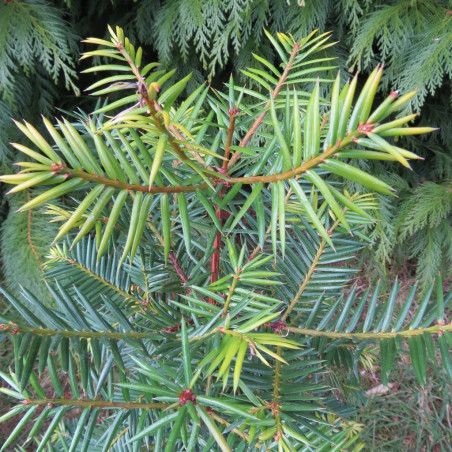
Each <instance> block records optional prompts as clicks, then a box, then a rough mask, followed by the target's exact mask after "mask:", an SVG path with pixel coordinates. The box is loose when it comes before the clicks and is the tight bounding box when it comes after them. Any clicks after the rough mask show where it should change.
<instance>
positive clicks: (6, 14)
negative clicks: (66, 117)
mask: <svg viewBox="0 0 452 452" xmlns="http://www.w3.org/2000/svg"><path fill="white" fill-rule="evenodd" d="M0 30H1V31H2V33H1V38H0V102H1V103H0V106H1V107H4V108H5V110H6V109H7V108H9V109H10V110H11V111H13V112H14V113H13V114H14V115H16V114H18V113H20V114H21V115H25V114H26V113H25V109H26V108H27V109H30V108H32V107H34V108H35V110H36V111H40V112H50V111H51V109H52V108H53V105H52V103H53V94H54V91H53V88H52V82H53V83H54V84H57V83H58V81H59V79H60V77H62V78H63V79H64V85H65V86H66V88H71V89H72V90H73V91H74V92H75V93H76V94H79V90H78V88H77V86H76V85H75V83H74V81H75V79H76V77H77V74H76V71H75V64H74V54H76V52H77V45H76V39H77V37H76V36H75V34H73V33H72V32H71V31H70V29H68V24H67V23H66V22H65V21H64V19H63V17H62V13H61V11H59V10H58V9H57V8H56V7H54V6H52V5H51V4H50V3H49V2H46V1H43V0H27V1H19V0H12V1H10V2H2V3H1V4H0ZM34 102H36V104H35V105H34ZM1 107H0V127H1V128H4V129H5V131H6V130H7V129H8V125H9V124H10V118H11V114H9V115H8V111H7V110H6V111H2V110H3V108H1ZM7 115H8V116H7ZM27 116H29V114H27ZM0 145H1V146H2V148H1V149H0V152H1V154H0V156H1V157H2V160H3V159H4V155H8V157H10V155H9V154H10V152H8V150H7V149H6V142H4V141H3V140H2V141H0Z"/></svg>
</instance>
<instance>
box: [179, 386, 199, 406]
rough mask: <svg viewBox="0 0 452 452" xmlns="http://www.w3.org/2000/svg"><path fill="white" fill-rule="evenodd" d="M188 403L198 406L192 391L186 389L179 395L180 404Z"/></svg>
mask: <svg viewBox="0 0 452 452" xmlns="http://www.w3.org/2000/svg"><path fill="white" fill-rule="evenodd" d="M188 401H190V402H191V403H193V405H196V396H195V394H193V392H192V390H191V389H186V390H185V391H182V392H181V393H180V394H179V403H180V404H181V405H185V404H186V403H187V402H188Z"/></svg>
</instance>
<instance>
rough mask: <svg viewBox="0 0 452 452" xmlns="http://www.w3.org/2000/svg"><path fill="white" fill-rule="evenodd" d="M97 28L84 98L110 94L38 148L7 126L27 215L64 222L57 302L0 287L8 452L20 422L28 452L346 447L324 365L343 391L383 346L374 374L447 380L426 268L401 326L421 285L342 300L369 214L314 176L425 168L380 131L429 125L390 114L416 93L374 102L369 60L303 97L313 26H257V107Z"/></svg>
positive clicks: (317, 44)
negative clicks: (375, 163) (375, 167)
mask: <svg viewBox="0 0 452 452" xmlns="http://www.w3.org/2000/svg"><path fill="white" fill-rule="evenodd" d="M110 35H111V40H110V41H106V40H100V39H97V38H90V39H88V40H87V42H88V43H90V44H95V45H99V46H100V49H98V50H94V51H91V52H87V53H85V54H84V57H86V58H88V57H97V56H101V57H105V58H107V59H110V58H113V63H112V64H110V63H108V64H95V66H93V67H92V68H90V69H88V71H89V72H99V73H101V74H102V75H103V74H104V73H105V72H108V75H107V77H104V78H100V79H99V80H98V81H97V82H96V83H94V84H93V85H92V86H91V87H90V90H92V91H93V90H94V93H93V94H94V95H100V96H102V95H104V94H108V93H110V92H113V91H114V92H118V91H120V92H121V96H120V97H119V99H118V100H117V101H115V102H113V103H105V104H103V105H102V106H99V107H98V108H97V109H96V111H95V112H94V113H93V114H92V115H90V116H89V117H82V118H81V119H80V120H79V121H77V122H74V123H71V122H69V121H68V120H67V119H58V120H57V123H56V124H55V125H54V124H52V122H51V121H49V120H48V119H46V118H43V122H44V126H45V128H46V129H47V131H48V133H49V135H50V137H51V140H50V139H49V140H47V139H45V138H44V137H43V135H41V134H40V133H39V132H38V130H37V129H36V128H35V127H34V126H32V125H31V124H30V123H28V122H25V123H20V122H18V123H16V125H17V127H18V128H19V130H20V131H21V132H22V133H23V135H24V140H25V138H26V139H27V140H28V141H27V144H28V146H26V145H24V144H21V143H15V144H14V147H15V149H17V150H18V151H19V152H21V153H23V154H25V155H26V156H28V157H29V160H28V161H23V162H20V163H19V166H21V167H22V168H24V169H23V170H22V171H20V172H19V173H18V174H9V175H3V176H1V178H0V180H2V181H3V182H5V183H8V184H12V185H13V188H12V190H10V193H16V192H20V191H23V190H28V189H30V190H32V191H33V194H34V196H33V197H32V198H31V199H30V200H28V201H27V203H26V204H24V205H22V207H21V209H20V210H22V211H29V210H30V209H34V208H36V207H39V206H41V205H47V206H48V210H49V214H51V215H52V216H53V219H54V221H56V222H58V223H60V222H61V223H62V224H61V226H60V227H59V231H58V234H57V236H56V238H55V242H59V243H56V244H55V246H54V247H53V248H52V249H51V250H50V255H49V259H50V260H49V262H48V264H47V266H46V273H45V275H46V276H45V277H46V285H47V289H48V291H49V294H50V296H51V297H52V299H53V301H54V303H55V306H56V308H55V309H49V308H48V307H47V306H46V305H45V303H43V302H42V300H40V299H39V298H38V297H36V295H35V294H33V293H31V292H30V291H28V290H26V289H22V293H21V295H20V296H18V297H16V296H14V295H12V294H11V293H9V292H7V291H6V290H4V289H0V290H1V292H2V294H3V295H4V296H5V297H6V298H7V299H8V301H9V302H10V303H11V305H12V306H14V308H15V309H16V311H17V314H16V316H15V317H13V318H5V319H2V322H3V323H2V329H3V330H4V333H5V334H7V335H8V337H9V338H10V339H11V341H12V343H13V347H14V366H12V367H11V371H10V372H9V373H8V374H7V373H6V372H0V377H1V378H2V379H3V380H4V381H5V383H6V384H7V385H8V387H7V388H0V391H1V392H2V393H4V394H6V395H7V396H9V397H11V398H12V399H16V400H17V401H18V404H17V405H16V406H14V407H12V409H11V411H10V412H9V413H7V414H5V415H4V416H2V418H1V420H3V421H5V420H8V419H10V418H11V417H13V416H15V415H18V416H19V417H20V419H21V420H20V422H18V424H17V426H16V427H15V428H14V429H13V431H12V432H11V433H10V435H9V436H8V438H6V439H5V442H4V444H3V447H2V450H5V449H6V448H7V447H10V446H11V445H12V444H14V442H15V441H16V440H17V438H18V436H19V434H20V433H21V431H22V430H23V428H24V427H25V426H26V425H27V424H30V423H33V426H32V429H31V432H30V433H29V434H28V439H27V440H26V441H25V445H27V444H28V443H30V442H33V443H34V444H35V445H36V450H37V451H38V452H39V451H41V450H44V448H45V447H47V446H50V445H51V447H52V448H53V449H54V450H70V451H75V450H83V451H86V450H90V451H91V450H93V451H95V450H102V451H106V450H118V451H119V450H121V451H124V450H130V451H132V450H140V448H146V449H152V448H153V449H154V450H163V448H164V450H165V451H168V452H170V451H172V450H192V451H193V450H203V451H208V450H218V451H219V450H221V451H223V452H227V451H232V450H254V449H257V450H260V451H265V450H278V451H293V450H299V451H300V450H306V451H308V450H325V451H329V450H334V449H336V450H354V451H359V450H361V449H362V448H363V447H365V445H364V444H362V443H361V442H360V441H359V426H357V425H356V424H354V423H353V421H352V420H350V415H351V414H352V413H351V412H350V410H349V408H348V407H347V406H344V405H343V404H342V403H340V401H339V400H338V399H337V398H336V396H335V389H336V385H334V384H332V383H331V380H330V379H329V378H328V375H331V376H332V377H334V376H335V375H337V372H343V371H344V369H345V370H347V371H349V372H350V376H351V378H354V379H356V380H358V379H359V361H360V357H361V356H365V355H366V354H367V353H368V351H367V349H368V347H369V346H370V345H372V344H379V347H380V367H381V378H382V381H383V383H386V382H387V381H388V378H390V371H391V368H392V366H393V364H394V361H395V359H396V358H398V357H399V355H400V354H402V353H405V352H408V353H409V356H410V358H411V361H412V366H413V369H414V372H415V375H416V378H417V380H418V383H419V384H420V385H421V386H422V385H424V384H425V381H426V379H427V369H428V368H429V367H433V368H434V369H435V370H436V371H445V372H447V373H448V375H449V376H451V377H452V370H451V369H452V365H451V361H450V356H449V349H448V344H450V341H451V339H452V337H451V330H452V325H451V324H446V323H445V322H446V317H445V308H446V306H447V305H448V303H449V302H450V300H451V299H452V294H449V295H447V296H445V295H444V293H443V292H444V290H443V285H442V281H441V278H440V277H438V278H437V282H436V286H435V287H433V286H432V287H430V288H429V290H428V291H427V292H426V293H425V294H424V295H423V297H422V298H420V299H419V304H418V305H417V307H416V308H414V309H413V311H414V313H413V314H414V315H413V316H412V317H410V318H409V316H408V313H409V312H410V311H411V310H412V309H411V308H412V306H413V302H414V300H415V296H416V287H413V288H412V290H411V291H410V292H409V294H408V295H407V296H406V297H404V300H403V302H402V303H401V307H400V309H396V299H397V297H398V296H399V285H398V283H397V282H395V283H394V284H393V287H392V289H391V291H390V293H389V294H387V295H381V293H380V288H379V286H376V287H369V288H368V290H366V292H365V293H363V294H360V295H358V294H357V293H356V288H351V290H350V291H349V294H348V295H347V296H346V297H343V296H342V295H340V294H341V292H342V289H343V288H344V286H345V285H346V283H347V281H348V280H349V278H350V275H351V274H352V273H353V270H351V269H349V268H348V267H347V266H345V265H344V263H345V262H346V261H348V260H349V259H350V258H351V257H353V255H354V253H356V251H357V250H359V248H360V247H361V246H362V242H361V240H363V239H364V240H365V239H366V237H365V236H363V235H362V234H361V233H360V231H359V229H360V228H361V227H362V225H363V224H368V223H369V222H370V221H371V220H372V217H371V213H372V211H373V210H374V209H375V202H374V198H373V196H372V195H369V194H360V193H353V194H350V193H349V192H347V191H346V190H344V188H343V185H342V184H339V183H337V182H333V181H331V179H330V177H329V176H330V175H331V174H335V175H336V176H340V178H341V180H348V181H353V182H356V183H359V184H360V185H363V186H365V187H367V188H368V189H371V190H373V191H377V192H380V193H383V194H386V195H391V194H392V189H391V187H390V186H389V185H388V184H386V183H385V182H383V181H382V180H381V179H379V178H377V177H375V176H373V175H372V174H370V173H369V172H365V171H362V170H359V169H358V168H356V167H354V166H352V165H350V164H349V163H347V162H348V161H350V160H353V159H356V160H362V159H366V158H371V159H377V160H385V161H396V162H399V163H400V164H402V165H403V166H409V160H415V159H417V158H418V156H417V155H416V154H414V153H412V152H410V151H407V150H406V149H403V148H401V147H399V146H396V145H395V144H394V143H393V141H392V140H393V137H398V136H404V135H413V134H415V135H416V134H422V133H427V132H431V131H432V130H433V129H432V128H429V127H411V126H407V124H408V123H409V122H410V121H411V120H412V119H413V117H412V115H407V116H402V117H399V118H397V119H394V118H393V117H391V115H392V116H394V113H396V112H397V111H399V110H400V109H402V108H403V107H404V105H405V103H406V102H407V101H408V100H409V99H410V98H411V97H412V96H413V95H414V93H413V92H412V93H408V94H405V95H401V96H396V95H395V94H394V93H392V94H390V95H389V96H388V97H387V98H386V100H384V101H383V102H381V103H379V102H374V98H375V94H376V91H377V87H378V84H379V82H380V79H381V77H382V75H383V68H382V67H381V66H377V67H376V68H375V69H374V70H373V71H372V73H371V75H370V76H369V77H368V79H367V80H366V81H365V83H364V84H363V87H362V88H357V82H358V77H357V76H356V77H355V78H354V79H353V80H352V81H350V82H347V83H345V84H343V83H341V80H340V77H339V76H337V77H336V79H335V81H334V83H333V86H332V89H331V95H330V96H329V98H328V99H321V97H320V92H321V89H320V85H321V84H324V83H328V81H323V80H322V79H320V78H317V77H314V80H316V82H315V83H314V86H313V88H312V89H311V90H309V91H306V88H305V86H306V85H309V84H311V77H312V73H314V74H315V75H316V76H320V75H322V73H323V71H324V66H325V64H328V60H327V61H325V58H319V52H321V51H322V50H325V49H327V48H328V47H329V46H331V44H332V43H331V41H330V39H329V36H328V34H319V33H316V32H313V33H311V34H309V35H308V36H306V37H304V38H302V39H301V40H299V41H295V40H294V39H293V38H292V37H290V36H288V35H285V34H281V33H279V34H278V35H277V37H274V36H272V35H271V34H270V33H266V35H267V37H268V40H269V42H270V44H271V45H272V46H273V47H274V48H275V50H276V51H277V53H278V54H279V56H280V62H279V63H277V64H276V65H274V64H272V63H270V62H269V61H267V60H266V59H265V58H262V57H260V56H257V55H256V59H257V60H258V61H259V62H260V63H261V64H262V66H261V68H260V69H256V70H254V71H248V74H247V75H248V76H249V77H250V78H251V79H253V80H254V81H255V82H256V83H258V84H260V85H261V86H263V87H264V88H266V87H267V86H270V87H271V89H270V90H269V91H268V92H267V93H266V94H265V95H264V94H262V93H261V92H258V91H256V90H252V89H250V88H246V87H243V86H240V85H236V84H235V82H234V79H233V78H232V77H230V79H229V81H228V83H227V85H226V87H225V89H224V90H222V91H220V90H211V89H210V88H209V87H206V86H205V85H204V84H202V85H200V86H199V87H197V88H196V89H195V90H194V92H193V93H192V94H191V95H189V96H188V97H185V96H183V94H182V93H183V91H184V88H185V86H186V85H187V83H188V79H189V77H184V78H183V79H180V80H178V81H173V79H172V76H173V73H171V72H166V71H161V70H160V69H159V65H158V64H157V63H150V64H147V65H146V64H143V65H142V64H141V60H142V51H141V49H140V48H138V49H136V48H135V47H134V46H133V45H132V44H131V43H130V41H129V40H128V39H127V38H126V37H124V34H123V30H122V29H121V28H119V27H117V28H116V30H115V31H113V30H112V29H110ZM312 68H315V70H314V71H311V69H312ZM306 69H307V71H306ZM110 72H111V73H112V74H113V75H110ZM355 92H356V95H355ZM129 93H132V94H129ZM21 141H22V140H21ZM30 143H31V144H30ZM29 146H31V147H29ZM35 187H39V192H36V191H35ZM73 194H77V196H76V197H75V198H74V199H73V201H72V202H71V201H66V202H65V203H64V204H61V205H52V204H49V202H50V201H52V200H54V199H60V198H61V197H62V196H63V195H73ZM65 236H67V238H68V240H69V242H68V243H69V244H70V246H68V244H67V242H64V241H61V240H62V239H63V238H65ZM338 264H339V265H338ZM13 320H14V322H13ZM405 345H407V346H408V347H407V349H406V347H405ZM438 356H441V359H442V361H441V363H440V362H438ZM47 376H49V377H50V383H48V384H47V385H44V379H45V378H47ZM49 385H50V387H49ZM66 388H68V389H67V390H66ZM39 407H43V409H42V411H38V408H39ZM74 409H78V415H77V416H76V418H75V419H74V421H73V422H70V421H65V419H66V418H67V415H68V414H69V413H70V412H71V410H74Z"/></svg>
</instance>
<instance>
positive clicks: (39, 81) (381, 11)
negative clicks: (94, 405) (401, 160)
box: [0, 0, 452, 291]
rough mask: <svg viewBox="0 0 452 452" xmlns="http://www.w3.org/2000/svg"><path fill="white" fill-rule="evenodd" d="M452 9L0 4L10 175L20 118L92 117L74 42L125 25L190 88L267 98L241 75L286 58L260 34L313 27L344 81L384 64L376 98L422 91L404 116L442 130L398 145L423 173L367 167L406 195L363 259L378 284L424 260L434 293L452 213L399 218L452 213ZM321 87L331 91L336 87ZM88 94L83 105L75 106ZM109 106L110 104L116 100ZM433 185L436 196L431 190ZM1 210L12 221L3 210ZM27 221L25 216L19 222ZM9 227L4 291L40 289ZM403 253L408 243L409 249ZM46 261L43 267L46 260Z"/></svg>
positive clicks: (41, 0)
mask: <svg viewBox="0 0 452 452" xmlns="http://www.w3.org/2000/svg"><path fill="white" fill-rule="evenodd" d="M451 10H452V7H451V5H450V2H448V1H445V0H441V1H437V0H435V1H427V0H417V1H413V0H404V1H402V0H397V1H389V0H384V1H383V0H381V1H363V2H356V1H352V0H339V1H330V0H329V1H318V0H310V1H302V2H300V1H296V0H291V1H288V0H271V1H269V0H267V1H263V0H259V1H258V0H255V1H248V0H247V1H246V0H232V1H228V2H196V1H194V0H177V1H174V0H171V1H169V0H166V1H155V0H141V1H139V2H136V1H132V0H102V1H97V2H83V1H82V0H71V1H67V0H56V1H52V2H50V1H46V0H11V1H5V2H0V32H1V36H2V43H1V44H0V82H1V83H0V160H1V162H2V165H3V167H4V164H5V162H6V163H7V164H8V165H9V164H10V163H11V162H12V161H15V160H16V159H17V156H16V154H15V153H14V151H13V150H12V148H11V147H10V146H9V144H8V143H9V142H12V141H16V140H17V139H18V138H17V129H16V128H15V127H14V126H13V125H12V123H11V118H12V117H16V118H24V119H27V120H28V121H32V122H35V119H36V117H37V115H38V114H41V113H43V114H46V115H49V114H54V115H55V114H56V112H55V111H54V110H53V108H54V106H57V107H59V108H63V109H66V110H71V111H72V110H74V108H73V107H74V106H75V105H81V106H82V107H84V108H86V109H91V108H92V103H91V101H90V99H89V97H88V96H87V95H86V94H84V93H83V91H82V90H81V89H80V88H79V87H78V86H77V80H76V72H75V68H76V67H77V68H80V69H82V68H83V67H85V66H84V62H82V63H81V65H80V64H79V63H78V62H77V58H78V53H77V51H76V44H77V35H78V36H86V35H95V36H102V35H103V34H104V32H105V29H106V24H107V23H113V24H119V25H122V26H123V27H124V28H125V30H126V33H127V34H128V35H129V36H130V37H131V38H134V39H135V40H136V41H139V42H141V43H142V45H143V46H144V49H145V50H144V51H145V56H146V55H147V56H148V57H151V58H150V59H154V57H155V58H158V59H159V61H160V62H161V63H162V64H163V66H164V67H165V68H166V69H174V68H176V69H177V71H178V72H177V76H178V77H179V78H182V77H183V76H185V75H187V74H188V72H192V73H193V76H192V78H191V80H190V81H189V83H188V87H189V90H193V89H194V87H195V86H197V84H198V83H201V82H202V81H204V80H208V81H209V82H211V83H212V84H213V86H214V87H216V88H219V87H221V83H222V82H224V81H227V78H228V76H229V74H230V73H231V72H233V73H234V74H235V75H236V79H237V81H239V82H240V83H245V79H246V83H247V84H248V86H249V87H252V88H254V89H259V84H258V83H256V82H255V81H254V80H250V79H249V78H247V76H246V75H241V74H240V70H241V69H244V70H246V68H258V67H259V64H260V63H259V62H258V61H256V60H255V59H254V58H253V56H252V52H255V53H257V54H259V55H261V56H263V57H264V58H266V59H267V60H269V61H273V62H274V61H276V59H277V58H278V55H277V52H276V51H275V50H274V48H273V47H272V46H271V45H269V43H268V41H267V40H266V39H265V38H264V31H263V30H264V28H266V29H267V30H269V31H270V33H272V34H273V35H275V34H276V32H278V31H280V30H285V31H287V32H288V33H292V35H293V36H294V37H295V39H300V38H301V37H302V36H305V35H307V34H308V33H309V32H310V31H311V30H312V29H315V28H319V30H320V31H321V32H324V31H328V30H333V39H335V40H336V41H338V44H337V45H336V46H332V47H329V48H328V49H325V50H324V52H323V56H333V57H338V60H337V62H335V63H334V64H333V65H335V64H338V65H339V66H340V67H341V69H342V72H341V77H342V80H343V81H345V80H346V79H347V77H348V76H349V75H347V74H348V71H351V72H354V71H356V70H360V71H361V73H362V74H367V75H368V74H370V72H371V70H372V69H373V68H374V67H375V66H376V64H377V63H383V64H384V65H385V71H384V74H383V77H382V81H381V85H380V86H381V89H380V91H379V93H377V97H378V96H384V93H386V92H388V90H389V89H400V90H401V91H407V90H412V89H417V90H418V91H419V93H418V95H417V96H415V97H413V98H412V99H411V101H410V102H409V103H408V104H407V108H408V109H409V110H411V111H416V112H417V111H421V110H422V116H421V117H422V119H420V120H418V122H419V125H422V124H434V125H435V126H438V127H439V128H440V130H439V132H437V133H435V134H430V135H429V136H428V137H426V138H421V139H418V138H413V137H408V138H404V139H402V140H401V146H402V147H405V148H407V149H409V150H411V151H413V152H416V153H418V154H419V155H422V156H424V157H426V162H424V163H423V164H422V165H414V166H413V169H414V171H413V172H410V171H408V170H405V169H400V170H396V169H394V167H389V166H387V165H385V164H380V163H376V162H371V168H370V167H368V166H367V167H363V168H362V169H366V170H370V171H373V172H376V173H377V174H380V175H381V176H382V177H387V175H388V171H390V172H394V171H397V172H398V174H397V175H396V174H393V175H392V176H391V177H390V178H389V179H388V182H389V183H391V184H393V185H394V186H396V188H397V189H398V191H399V198H398V199H397V200H392V201H390V202H388V201H387V200H384V199H380V198H379V202H380V203H381V210H380V214H379V223H378V225H377V228H376V229H375V230H373V232H372V233H371V237H372V240H373V246H372V248H371V250H370V251H369V252H367V254H366V255H365V260H372V261H375V260H377V261H378V262H379V264H380V265H377V267H376V268H374V270H377V271H376V274H377V275H381V274H382V273H384V272H385V269H386V267H387V264H393V263H394V257H398V259H396V260H395V261H396V264H397V265H396V266H395V267H394V268H396V269H397V268H398V267H400V266H405V263H406V260H407V259H408V258H410V259H412V260H413V259H414V262H416V260H417V259H419V265H418V266H417V278H418V279H419V280H420V282H421V283H422V284H423V286H424V287H427V286H428V284H430V283H431V282H432V281H433V277H434V275H436V274H437V272H438V271H439V270H441V271H442V272H443V273H444V275H445V276H450V272H451V270H450V269H451V268H452V262H451V260H450V251H449V250H450V247H448V243H449V242H448V238H449V237H450V235H451V234H452V226H451V220H450V218H451V215H450V210H449V211H448V212H445V216H444V217H443V218H442V219H441V220H439V221H429V220H427V221H426V219H427V217H428V216H429V213H428V211H423V212H418V213H417V214H413V213H409V214H408V213H407V216H404V217H403V218H402V217H400V216H399V212H400V211H403V212H407V209H409V208H410V206H411V205H413V203H415V202H416V199H418V197H419V194H420V193H423V191H424V190H425V191H426V192H429V193H430V192H431V191H432V190H435V192H436V193H438V194H440V196H441V197H442V196H445V198H444V205H446V204H447V202H448V201H447V193H448V192H447V189H444V187H446V186H447V184H448V182H447V181H448V180H450V179H451V177H452V164H451V144H450V143H452V128H451V125H450V120H449V118H450V117H451V114H452V106H451V101H450V99H451V98H452V95H451V83H450V80H451V73H452V61H451V56H450V51H449V49H450V47H451V45H452V43H451V40H452V15H451V14H450V11H451ZM188 62H189V63H190V64H187V63H188ZM333 72H334V70H333V69H332V70H330V71H328V72H327V74H328V75H329V76H331V77H333V76H334V75H333ZM86 77H89V76H87V75H84V76H82V81H83V82H82V85H83V86H86V85H87V84H89V83H90V81H86V80H87V79H86ZM65 87H66V88H69V91H68V90H67V89H65ZM323 89H325V92H327V91H328V86H326V85H325V86H324V87H323ZM80 91H81V92H82V95H81V96H79V97H77V98H76V97H74V94H75V95H78V94H79V92H80ZM264 91H265V89H264ZM322 94H325V93H322ZM110 96H111V99H114V94H111V95H110ZM382 99H383V98H381V100H382ZM5 171H9V170H5ZM424 181H428V182H429V185H428V186H427V187H423V185H422V184H423V182H424ZM433 183H434V184H436V185H437V186H436V187H433V185H432V184H433ZM349 188H350V189H351V190H352V191H353V190H355V189H356V187H349ZM441 199H442V198H441ZM439 204H443V203H442V202H440V203H439ZM0 207H1V210H2V211H3V212H4V213H3V216H6V215H7V210H8V205H7V203H6V201H5V200H4V201H3V203H2V205H1V206H0ZM26 219H27V218H26V217H25V216H24V217H23V221H26ZM17 221H19V220H18V219H16V220H15V222H17ZM8 228H10V226H9V223H6V224H5V225H4V227H3V230H4V231H5V234H6V235H4V236H3V239H2V243H3V245H2V261H3V265H4V268H5V272H6V275H7V282H8V284H9V285H10V287H11V288H13V287H15V286H16V285H17V284H18V283H20V284H23V285H25V286H27V287H29V288H30V289H31V290H40V291H42V290H43V288H42V287H41V288H38V286H37V283H36V281H35V283H34V284H33V283H32V281H31V280H30V279H28V280H27V279H24V278H22V277H21V275H22V274H25V273H29V274H35V273H36V272H39V265H38V264H37V263H36V264H33V262H32V261H30V266H28V267H27V269H28V272H23V271H17V270H18V269H22V267H20V265H19V264H18V262H23V261H26V260H27V258H26V257H23V258H21V259H19V261H17V260H16V259H15V258H14V256H13V255H11V253H10V249H12V248H14V246H15V247H16V253H19V252H22V253H25V252H26V251H25V247H24V246H23V244H25V242H24V241H23V240H22V239H19V238H17V240H15V243H14V244H10V243H8V242H7V239H6V237H11V236H12V235H13V233H12V232H11V231H8V230H7V229H8ZM22 228H23V229H24V228H25V229H26V228H27V226H26V225H22ZM402 236H404V237H406V240H405V238H403V239H401V237H402ZM440 237H441V238H440ZM41 240H47V238H46V237H41V238H40V239H39V241H41ZM406 243H409V244H412V246H411V247H410V248H409V249H408V250H407V249H406V247H405V244H406ZM21 249H22V250H23V251H20V250H21ZM39 258H40V260H41V263H42V261H43V256H41V255H39ZM397 266H398V267H397Z"/></svg>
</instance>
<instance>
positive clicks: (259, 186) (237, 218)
mask: <svg viewBox="0 0 452 452" xmlns="http://www.w3.org/2000/svg"><path fill="white" fill-rule="evenodd" d="M263 188H264V183H263V182H259V183H257V184H256V185H254V186H253V191H252V192H251V194H250V195H249V196H248V198H247V200H246V201H245V203H244V204H243V206H242V208H241V209H240V211H239V212H238V213H237V215H235V218H234V221H233V222H232V224H231V226H230V229H234V228H235V226H237V224H238V222H239V221H240V220H241V219H242V217H243V215H245V213H246V212H247V211H248V209H249V208H250V207H251V205H252V204H253V202H254V200H255V199H256V197H257V196H258V195H259V194H260V192H261V191H262V189H263Z"/></svg>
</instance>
